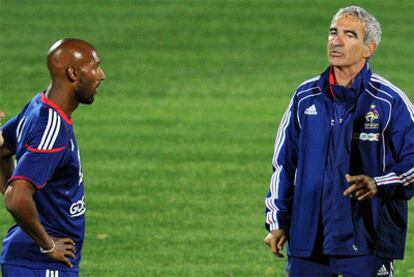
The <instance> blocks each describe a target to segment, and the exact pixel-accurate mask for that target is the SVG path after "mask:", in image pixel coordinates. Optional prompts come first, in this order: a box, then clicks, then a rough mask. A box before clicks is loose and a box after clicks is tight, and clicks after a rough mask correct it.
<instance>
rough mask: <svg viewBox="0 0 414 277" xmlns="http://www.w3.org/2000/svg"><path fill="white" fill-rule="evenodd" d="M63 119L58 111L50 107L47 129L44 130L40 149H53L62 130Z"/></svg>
mask: <svg viewBox="0 0 414 277" xmlns="http://www.w3.org/2000/svg"><path fill="white" fill-rule="evenodd" d="M60 125H61V120H60V116H59V115H58V113H57V112H56V111H54V110H52V109H49V116H48V120H47V125H46V128H45V131H44V132H43V136H42V139H41V141H40V144H39V146H38V147H37V149H38V150H51V149H53V146H54V144H55V142H56V139H57V136H58V134H59V131H60Z"/></svg>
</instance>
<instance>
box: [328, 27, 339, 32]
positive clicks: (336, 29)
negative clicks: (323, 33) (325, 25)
mask: <svg viewBox="0 0 414 277" xmlns="http://www.w3.org/2000/svg"><path fill="white" fill-rule="evenodd" d="M332 31H338V28H336V27H331V28H329V32H332Z"/></svg>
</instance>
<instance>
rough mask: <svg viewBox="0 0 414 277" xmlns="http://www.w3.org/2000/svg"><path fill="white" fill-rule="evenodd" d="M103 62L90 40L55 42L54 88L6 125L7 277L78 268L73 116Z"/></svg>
mask: <svg viewBox="0 0 414 277" xmlns="http://www.w3.org/2000/svg"><path fill="white" fill-rule="evenodd" d="M100 62H101V61H100V58H99V56H98V54H97V52H96V49H95V48H94V47H93V46H92V45H91V44H90V43H88V42H86V41H83V40H80V39H62V40H59V41H57V42H56V43H54V44H53V45H52V47H51V48H50V49H49V52H48V55H47V66H48V68H49V71H50V76H51V82H50V84H49V87H48V88H47V89H46V91H44V92H41V93H38V94H37V95H36V96H35V97H34V98H33V99H32V100H31V101H30V102H29V103H28V104H27V105H26V106H25V107H24V108H23V110H22V111H21V113H20V114H18V115H17V116H15V117H14V118H12V119H10V120H9V121H8V122H7V123H6V124H5V125H4V127H3V128H2V131H3V137H4V144H3V146H1V148H0V158H1V160H0V168H2V174H0V189H1V192H2V193H3V194H4V198H5V203H6V208H7V210H8V211H9V212H10V213H11V215H12V216H13V218H14V220H15V221H16V225H14V226H12V227H11V228H10V230H9V232H8V233H7V236H6V238H5V239H4V241H3V250H2V255H1V259H0V263H1V264H2V274H3V276H47V277H49V276H50V277H52V276H53V277H57V276H59V277H62V276H78V274H79V263H80V259H81V249H82V244H83V240H84V235H85V210H86V205H85V198H84V189H83V174H82V169H81V165H80V155H79V149H78V144H77V143H76V138H75V135H74V132H73V126H72V124H73V122H72V119H71V116H72V113H73V111H74V110H75V109H76V108H77V106H78V105H79V103H83V104H91V103H92V102H93V101H94V98H95V95H96V93H97V92H96V91H97V88H98V86H99V84H100V82H101V81H103V80H104V79H105V75H104V73H103V71H102V69H101V67H100ZM13 155H15V157H16V166H15V168H14V166H13V164H14V161H13V160H12V159H11V157H12V156H13Z"/></svg>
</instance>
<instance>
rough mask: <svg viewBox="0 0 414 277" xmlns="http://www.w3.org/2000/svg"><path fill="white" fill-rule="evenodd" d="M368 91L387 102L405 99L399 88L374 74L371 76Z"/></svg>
mask: <svg viewBox="0 0 414 277" xmlns="http://www.w3.org/2000/svg"><path fill="white" fill-rule="evenodd" d="M368 91H369V92H371V93H374V94H375V95H377V96H378V97H384V98H386V99H387V100H399V99H402V98H407V96H406V95H405V93H404V92H403V91H402V90H401V89H400V88H398V87H397V86H396V85H394V84H393V83H391V82H390V81H388V80H387V79H385V78H384V77H382V76H380V75H378V74H376V73H373V74H372V75H371V78H370V81H369V87H368Z"/></svg>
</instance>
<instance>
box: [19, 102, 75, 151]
mask: <svg viewBox="0 0 414 277" xmlns="http://www.w3.org/2000/svg"><path fill="white" fill-rule="evenodd" d="M26 120H27V123H28V124H29V126H30V136H29V137H30V138H29V139H30V140H29V146H31V147H32V148H34V149H37V150H52V149H56V148H61V147H64V146H65V145H66V143H67V131H66V126H65V121H64V120H63V119H62V117H61V115H60V114H59V113H58V112H57V111H56V110H54V109H53V108H51V107H49V106H47V105H42V104H41V105H39V107H38V109H33V110H32V111H31V112H30V113H29V114H28V115H27V119H26Z"/></svg>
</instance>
